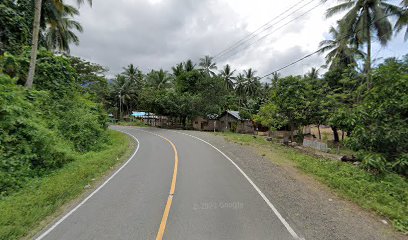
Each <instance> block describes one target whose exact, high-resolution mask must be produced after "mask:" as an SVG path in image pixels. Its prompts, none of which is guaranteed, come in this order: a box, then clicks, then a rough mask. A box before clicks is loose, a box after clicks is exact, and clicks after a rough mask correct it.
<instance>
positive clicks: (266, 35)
mask: <svg viewBox="0 0 408 240" xmlns="http://www.w3.org/2000/svg"><path fill="white" fill-rule="evenodd" d="M322 4H324V3H323V2H320V3H319V4H317V5H315V6H314V7H312V8H311V9H309V10H307V11H306V12H304V13H302V14H301V15H299V16H297V17H295V18H294V19H292V20H290V21H289V22H286V23H285V24H283V25H282V26H280V27H278V28H276V29H274V31H272V32H269V33H267V34H265V35H264V36H262V37H261V38H259V39H257V40H255V41H253V42H252V43H250V44H248V45H247V46H245V47H244V48H243V49H241V50H239V51H237V52H235V53H233V54H230V55H228V57H232V56H234V55H235V54H237V53H238V52H240V51H243V50H246V49H248V48H249V47H250V46H252V45H254V44H255V43H257V42H259V41H261V40H263V39H265V38H266V37H268V36H270V35H271V34H272V33H275V32H277V31H278V30H280V29H282V28H283V27H285V26H287V25H289V24H290V23H292V22H294V21H296V20H298V19H299V18H301V17H303V16H305V15H306V14H308V13H309V12H311V11H313V10H314V9H316V8H317V7H319V6H320V5H322ZM229 52H231V51H229ZM225 55H227V54H224V56H225ZM221 57H222V56H221ZM224 58H225V57H224Z"/></svg>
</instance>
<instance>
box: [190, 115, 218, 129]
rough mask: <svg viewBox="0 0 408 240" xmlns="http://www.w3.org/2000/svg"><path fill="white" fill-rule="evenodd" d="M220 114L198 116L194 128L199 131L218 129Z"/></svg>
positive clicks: (194, 120) (194, 121)
mask: <svg viewBox="0 0 408 240" xmlns="http://www.w3.org/2000/svg"><path fill="white" fill-rule="evenodd" d="M217 117H218V115H208V116H207V117H196V118H194V119H193V129H194V130H198V131H218V127H219V125H220V124H219V121H218V120H217Z"/></svg>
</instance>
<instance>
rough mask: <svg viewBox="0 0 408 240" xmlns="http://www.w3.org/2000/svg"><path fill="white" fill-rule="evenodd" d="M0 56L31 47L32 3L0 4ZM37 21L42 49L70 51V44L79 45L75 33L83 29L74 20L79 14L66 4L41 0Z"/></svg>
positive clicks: (8, 1) (6, 1) (9, 1)
mask: <svg viewBox="0 0 408 240" xmlns="http://www.w3.org/2000/svg"><path fill="white" fill-rule="evenodd" d="M0 12H1V14H0V26H1V28H0V53H3V52H6V51H7V52H10V53H13V54H16V53H20V51H21V48H22V47H24V46H27V45H29V44H30V41H31V32H32V27H33V17H34V1H33V0H19V1H12V0H4V1H2V2H1V3H0ZM41 12H42V14H41V19H40V41H39V45H40V46H41V47H46V48H47V49H48V50H56V51H61V52H69V49H70V47H69V44H72V43H73V44H76V45H78V43H79V38H78V36H77V35H76V34H75V32H74V30H75V31H77V32H78V31H79V32H82V26H81V25H80V24H79V23H78V22H76V21H75V20H74V17H76V16H77V15H79V11H78V9H77V8H75V7H74V6H71V5H68V4H66V1H60V0H43V1H42V8H41Z"/></svg>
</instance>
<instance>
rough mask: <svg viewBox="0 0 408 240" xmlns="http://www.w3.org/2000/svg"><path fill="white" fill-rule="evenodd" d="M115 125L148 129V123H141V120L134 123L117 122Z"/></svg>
mask: <svg viewBox="0 0 408 240" xmlns="http://www.w3.org/2000/svg"><path fill="white" fill-rule="evenodd" d="M113 125H119V126H133V127H148V126H149V125H147V124H146V123H144V122H142V121H140V120H135V121H133V122H117V123H115V124H113Z"/></svg>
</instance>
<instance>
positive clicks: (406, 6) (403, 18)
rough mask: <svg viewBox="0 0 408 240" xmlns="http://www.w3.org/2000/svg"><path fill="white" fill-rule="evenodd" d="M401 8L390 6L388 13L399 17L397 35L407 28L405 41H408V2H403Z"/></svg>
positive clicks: (396, 24)
mask: <svg viewBox="0 0 408 240" xmlns="http://www.w3.org/2000/svg"><path fill="white" fill-rule="evenodd" d="M400 4H401V7H397V6H394V5H390V6H388V12H389V13H390V14H391V15H393V16H395V17H397V21H396V22H395V25H394V29H395V32H396V33H399V32H401V31H402V29H403V28H404V27H405V36H404V40H405V41H406V40H408V0H403V1H402V2H401V3H400Z"/></svg>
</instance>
